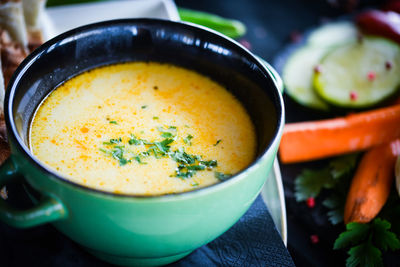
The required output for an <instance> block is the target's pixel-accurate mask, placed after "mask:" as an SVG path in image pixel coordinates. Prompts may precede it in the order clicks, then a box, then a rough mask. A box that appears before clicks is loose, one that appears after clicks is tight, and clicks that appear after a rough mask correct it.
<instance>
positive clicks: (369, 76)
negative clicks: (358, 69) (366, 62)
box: [367, 71, 376, 82]
mask: <svg viewBox="0 0 400 267" xmlns="http://www.w3.org/2000/svg"><path fill="white" fill-rule="evenodd" d="M367 79H368V81H370V82H372V81H374V80H375V79H376V72H375V71H370V72H368V74H367Z"/></svg>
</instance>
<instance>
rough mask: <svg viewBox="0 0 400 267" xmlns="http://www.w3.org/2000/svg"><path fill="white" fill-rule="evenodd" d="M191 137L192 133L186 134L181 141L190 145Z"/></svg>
mask: <svg viewBox="0 0 400 267" xmlns="http://www.w3.org/2000/svg"><path fill="white" fill-rule="evenodd" d="M192 139H193V135H191V134H188V136H186V137H185V138H183V142H184V143H185V144H187V145H189V146H191V145H192V141H191V140H192Z"/></svg>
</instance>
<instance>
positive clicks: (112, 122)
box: [110, 121, 118, 124]
mask: <svg viewBox="0 0 400 267" xmlns="http://www.w3.org/2000/svg"><path fill="white" fill-rule="evenodd" d="M110 123H111V124H118V122H117V121H110Z"/></svg>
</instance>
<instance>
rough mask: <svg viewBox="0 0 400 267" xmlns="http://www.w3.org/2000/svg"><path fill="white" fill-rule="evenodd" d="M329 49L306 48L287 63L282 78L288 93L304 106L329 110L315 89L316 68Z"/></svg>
mask: <svg viewBox="0 0 400 267" xmlns="http://www.w3.org/2000/svg"><path fill="white" fill-rule="evenodd" d="M328 50H329V48H326V47H323V48H320V47H311V46H305V47H303V48H300V49H299V50H297V51H296V52H295V53H294V54H293V55H292V56H291V57H290V58H289V60H288V61H287V63H286V65H285V67H284V69H283V73H282V78H283V81H284V84H285V89H286V91H285V92H286V93H287V94H288V95H289V96H290V97H291V98H293V99H294V100H295V101H296V102H297V103H299V104H302V105H304V106H307V107H310V108H315V109H321V110H327V109H328V108H329V106H328V105H327V104H326V103H325V102H324V101H322V100H321V99H320V98H319V96H318V95H317V94H316V93H315V92H314V89H313V82H312V81H313V76H314V68H315V66H317V65H318V63H319V61H320V59H321V58H322V57H323V56H324V55H325V53H326V52H327V51H328Z"/></svg>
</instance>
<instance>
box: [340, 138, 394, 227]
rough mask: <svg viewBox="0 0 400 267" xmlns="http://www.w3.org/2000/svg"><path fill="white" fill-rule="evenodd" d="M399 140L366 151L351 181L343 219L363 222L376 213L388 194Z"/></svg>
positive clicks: (347, 221) (346, 221) (373, 216)
mask: <svg viewBox="0 0 400 267" xmlns="http://www.w3.org/2000/svg"><path fill="white" fill-rule="evenodd" d="M399 152H400V139H397V140H395V141H393V142H391V143H387V144H383V145H380V146H377V147H374V148H371V149H370V150H369V151H367V152H366V153H365V154H364V156H363V157H362V159H361V162H360V164H359V165H358V168H357V171H356V174H355V176H354V178H353V180H352V182H351V186H350V190H349V192H348V194H347V199H346V205H345V208H344V222H345V223H349V222H358V223H367V222H369V221H371V220H372V219H373V218H375V216H376V215H377V214H378V213H379V211H380V210H381V208H382V207H383V205H385V202H386V200H387V198H388V196H389V193H390V187H391V186H392V184H393V179H394V165H395V162H396V158H397V156H398V155H399V154H400V153H399Z"/></svg>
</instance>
